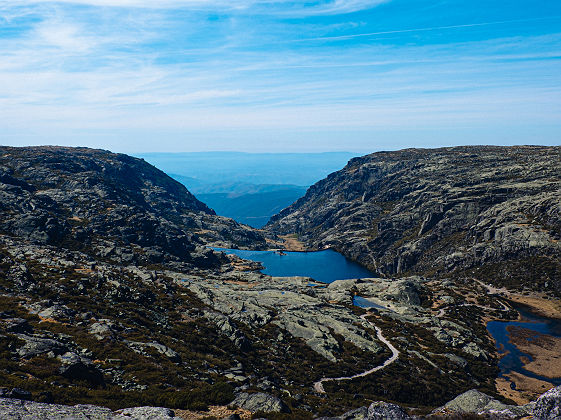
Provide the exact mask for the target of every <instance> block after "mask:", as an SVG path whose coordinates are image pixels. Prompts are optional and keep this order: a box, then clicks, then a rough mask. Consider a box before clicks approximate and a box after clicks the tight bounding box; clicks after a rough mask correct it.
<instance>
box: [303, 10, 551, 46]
mask: <svg viewBox="0 0 561 420" xmlns="http://www.w3.org/2000/svg"><path fill="white" fill-rule="evenodd" d="M560 17H561V16H547V17H540V18H529V19H514V20H501V21H496V22H482V23H467V24H463V25H449V26H433V27H430V28H414V29H399V30H395V31H382V32H369V33H365V34H350V35H339V36H323V37H317V38H305V39H299V40H296V41H295V42H304V41H329V40H339V39H351V38H359V37H365V36H373V35H389V34H404V33H408V32H425V31H437V30H439V29H460V28H472V27H475V26H491V25H504V24H506V23H517V22H535V21H539V20H547V19H557V18H560Z"/></svg>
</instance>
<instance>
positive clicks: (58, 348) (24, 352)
mask: <svg viewBox="0 0 561 420" xmlns="http://www.w3.org/2000/svg"><path fill="white" fill-rule="evenodd" d="M17 337H18V338H19V339H20V340H23V341H24V343H25V344H24V345H23V346H22V347H20V348H19V349H18V350H17V353H18V355H19V356H20V357H22V358H24V359H29V358H31V357H35V356H39V355H40V354H44V353H49V352H53V353H55V354H63V353H65V352H66V351H67V348H66V346H65V345H64V344H62V343H61V342H59V341H56V340H52V339H50V338H42V337H35V336H31V335H26V334H17Z"/></svg>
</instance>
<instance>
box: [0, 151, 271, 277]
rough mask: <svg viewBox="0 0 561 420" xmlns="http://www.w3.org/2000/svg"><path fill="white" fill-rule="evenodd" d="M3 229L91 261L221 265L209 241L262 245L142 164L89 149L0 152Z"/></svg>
mask: <svg viewBox="0 0 561 420" xmlns="http://www.w3.org/2000/svg"><path fill="white" fill-rule="evenodd" d="M0 212H1V214H2V218H1V219H0V232H2V233H3V234H5V235H8V236H10V237H13V238H21V239H22V240H25V241H28V242H30V243H34V244H42V245H51V246H56V247H58V248H64V249H68V250H76V251H82V252H85V253H87V254H88V255H91V256H92V257H94V258H101V259H104V260H111V261H115V262H120V263H124V264H135V265H139V264H142V265H146V264H158V263H161V262H162V261H164V260H166V261H168V262H169V261H172V260H174V261H176V262H180V263H188V264H189V263H190V264H192V265H193V266H199V267H210V266H217V265H219V261H218V258H217V255H216V254H214V253H213V252H211V251H209V250H208V249H205V248H204V247H202V245H203V244H204V243H208V242H213V241H214V242H218V243H219V244H222V245H224V244H226V245H236V246H242V247H243V246H244V245H248V244H251V246H257V247H259V246H262V245H263V243H264V242H263V238H262V237H261V236H259V235H258V234H256V233H255V232H254V231H253V230H250V229H247V228H245V227H243V226H241V225H239V224H237V223H235V222H233V221H231V220H230V219H226V218H222V217H218V216H215V214H214V211H212V210H211V209H209V208H208V207H207V206H206V205H205V204H203V203H201V202H200V201H198V200H197V199H196V198H195V197H194V196H193V195H192V194H190V193H189V191H187V189H185V187H184V186H183V185H181V184H180V183H178V182H176V181H174V180H173V179H172V178H170V177H169V176H167V175H166V174H164V173H163V172H162V171H160V170H158V169H156V168H155V167H153V166H152V165H149V164H148V163H146V162H145V161H143V160H141V159H136V158H133V157H130V156H127V155H121V154H114V153H110V152H107V151H102V150H92V149H85V148H61V147H36V148H35V147H34V148H8V147H2V148H0Z"/></svg>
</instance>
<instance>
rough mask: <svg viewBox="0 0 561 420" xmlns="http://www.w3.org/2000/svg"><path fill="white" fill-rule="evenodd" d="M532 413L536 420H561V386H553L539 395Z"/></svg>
mask: <svg viewBox="0 0 561 420" xmlns="http://www.w3.org/2000/svg"><path fill="white" fill-rule="evenodd" d="M532 415H533V416H534V419H536V420H561V386H558V387H555V388H552V389H550V390H549V391H547V392H546V393H545V394H543V395H542V396H541V397H539V398H538V399H537V401H536V403H535V406H534V408H533V410H532Z"/></svg>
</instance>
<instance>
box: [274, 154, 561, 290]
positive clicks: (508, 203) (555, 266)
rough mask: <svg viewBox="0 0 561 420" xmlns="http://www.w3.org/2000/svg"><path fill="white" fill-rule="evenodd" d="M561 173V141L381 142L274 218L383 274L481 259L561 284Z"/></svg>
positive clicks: (493, 267)
mask: <svg viewBox="0 0 561 420" xmlns="http://www.w3.org/2000/svg"><path fill="white" fill-rule="evenodd" d="M560 174H561V148H560V147H529V146H528V147H522V146H521V147H479V146H474V147H456V148H443V149H433V150H430V149H427V150H425V149H408V150H401V151H397V152H379V153H374V154H371V155H367V156H364V157H360V158H355V159H352V160H351V161H349V163H348V164H347V166H346V167H345V168H344V169H342V170H340V171H338V172H335V173H332V174H331V175H329V176H328V177H327V178H325V179H323V180H322V181H320V182H318V183H317V184H315V185H313V186H311V187H310V188H309V189H308V191H307V193H306V195H305V196H304V197H303V198H301V199H299V200H298V201H297V202H296V203H294V204H293V205H291V206H290V207H288V208H286V209H285V210H283V211H282V212H280V213H279V214H278V215H276V216H274V217H273V218H271V221H270V222H269V224H268V225H267V226H266V228H267V229H268V230H269V231H272V232H275V233H279V234H297V235H298V236H299V239H300V240H301V241H302V242H304V243H305V244H306V245H307V246H308V247H309V248H311V249H322V248H326V247H331V248H334V249H336V250H339V251H341V252H342V253H343V254H345V255H346V256H348V257H350V258H352V259H354V260H356V261H358V262H360V263H361V264H363V265H365V266H367V267H369V268H370V269H372V270H374V271H375V272H377V273H379V274H380V275H385V276H392V275H396V274H397V275H402V274H403V273H418V274H424V275H429V274H430V275H435V274H439V273H450V272H453V271H455V270H466V269H475V268H476V269H477V270H478V272H479V273H480V275H481V276H485V275H486V276H487V277H489V279H495V278H500V282H501V284H502V285H523V286H526V287H529V288H539V289H544V290H553V289H556V290H557V291H561V275H560V273H561V262H560V261H561V242H560V239H561V205H560V203H561V178H560ZM530 279H531V280H530Z"/></svg>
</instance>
